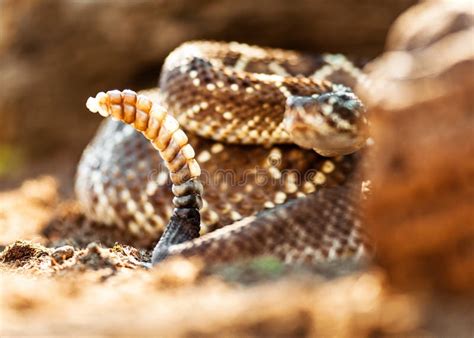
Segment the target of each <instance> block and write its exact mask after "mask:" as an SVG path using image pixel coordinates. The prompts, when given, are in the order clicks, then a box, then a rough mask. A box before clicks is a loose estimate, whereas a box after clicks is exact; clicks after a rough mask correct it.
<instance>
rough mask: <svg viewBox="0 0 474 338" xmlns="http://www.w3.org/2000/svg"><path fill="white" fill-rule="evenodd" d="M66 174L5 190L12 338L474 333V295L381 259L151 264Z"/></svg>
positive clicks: (0, 220) (5, 326) (1, 321)
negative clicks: (313, 264) (401, 285)
mask: <svg viewBox="0 0 474 338" xmlns="http://www.w3.org/2000/svg"><path fill="white" fill-rule="evenodd" d="M68 167H71V168H73V164H72V163H71V164H68V163H66V164H65V165H64V166H63V168H68ZM71 170H73V169H71ZM66 177H67V175H66V174H63V175H62V176H61V175H60V174H58V175H56V176H40V177H37V178H35V179H30V180H25V181H23V182H22V183H21V184H20V185H19V187H17V188H13V189H9V190H5V191H4V192H1V193H0V243H1V244H2V247H1V249H2V252H1V254H0V273H1V289H0V290H1V292H0V335H1V336H2V337H5V336H24V335H41V336H219V337H220V336H238V337H240V336H263V337H274V336H281V337H300V336H303V337H305V336H324V337H331V336H338V337H369V336H370V337H379V336H386V337H398V336H413V337H414V336H416V337H421V336H423V337H438V336H451V337H454V336H456V337H463V336H465V337H469V336H472V334H473V333H474V329H473V324H472V318H474V309H473V307H472V304H470V303H471V302H470V301H469V299H464V300H463V299H459V298H458V297H455V296H448V295H434V296H433V294H429V293H424V292H423V293H419V292H418V293H403V292H400V291H397V290H394V289H392V288H391V287H390V283H389V280H388V279H387V276H386V275H385V274H384V272H383V271H382V270H381V269H379V268H377V267H375V266H372V265H371V264H370V263H366V264H355V263H353V262H340V263H338V264H332V265H323V266H320V267H318V268H308V267H295V266H293V267H288V266H284V265H282V264H281V263H280V262H278V261H276V260H274V259H272V258H270V257H263V258H259V259H256V260H253V261H250V262H242V263H236V264H233V265H226V266H207V265H206V264H205V262H200V261H189V260H184V259H175V260H171V261H167V262H164V263H163V264H162V265H160V266H158V267H155V268H150V266H149V261H150V252H149V251H148V250H146V249H138V248H136V247H133V246H127V245H125V244H123V242H124V241H125V239H126V238H125V237H123V236H122V235H123V234H120V233H117V232H115V233H114V231H111V229H104V228H100V227H98V226H95V225H93V224H90V223H88V222H87V221H86V220H85V219H84V217H83V216H82V215H81V213H80V208H79V206H77V205H76V204H75V202H74V200H73V199H72V198H71V196H72V195H71V193H70V192H71V188H70V187H69V188H68V185H69V186H70V185H71V183H72V182H71V179H69V182H67V179H66ZM12 184H13V183H12ZM61 185H66V188H61Z"/></svg>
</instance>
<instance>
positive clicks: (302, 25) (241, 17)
mask: <svg viewBox="0 0 474 338" xmlns="http://www.w3.org/2000/svg"><path fill="white" fill-rule="evenodd" d="M414 2H415V1H414V0H397V1H393V0H382V1H377V2H373V1H371V0H362V1H361V0H342V1H334V2H333V1H325V0H318V1H309V0H297V1H286V0H266V1H252V0H240V1H234V0H225V1H219V2H216V1H208V0H194V1H185V0H161V1H149V0H134V1H110V0H100V1H77V0H63V1H57V0H22V1H18V0H4V1H1V2H0V87H1V88H2V90H1V91H0V126H1V127H0V128H1V129H0V143H2V142H9V143H21V144H23V145H26V146H27V148H28V149H29V150H32V154H33V155H36V156H44V155H46V154H49V153H50V152H51V151H54V150H57V149H68V151H69V152H73V151H75V152H76V153H78V152H79V151H80V150H82V149H83V147H84V145H85V144H86V142H87V141H88V140H90V138H91V135H92V132H93V129H94V128H95V126H96V125H97V124H98V119H97V118H95V117H94V116H93V115H91V114H89V113H87V112H86V109H85V107H84V103H85V100H86V98H87V97H88V96H90V95H92V94H95V93H96V92H97V91H99V90H104V89H109V88H115V87H118V88H124V87H131V88H133V89H140V88H143V87H149V86H154V85H155V83H156V79H157V77H158V73H159V66H160V65H161V62H162V60H163V59H164V58H165V57H166V55H167V54H168V53H169V52H170V51H171V50H172V49H174V48H175V47H177V46H178V45H179V44H180V43H182V42H184V41H186V40H190V39H220V40H239V41H242V42H248V43H256V44H263V45H270V46H278V47H291V48H297V49H302V50H307V51H313V52H318V51H337V52H348V53H351V54H356V55H363V56H374V55H376V54H377V53H379V52H380V50H381V49H382V46H383V41H384V39H385V35H386V32H387V30H388V27H389V26H390V24H391V23H392V22H393V20H394V19H395V18H396V17H397V16H398V15H399V14H400V13H401V12H402V11H403V10H404V9H406V8H407V7H408V6H409V5H410V4H412V3H414Z"/></svg>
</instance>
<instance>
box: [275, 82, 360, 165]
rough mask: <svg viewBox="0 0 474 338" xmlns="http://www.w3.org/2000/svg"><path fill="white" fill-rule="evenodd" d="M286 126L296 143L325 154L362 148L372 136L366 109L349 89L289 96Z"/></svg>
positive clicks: (345, 153) (336, 153)
mask: <svg viewBox="0 0 474 338" xmlns="http://www.w3.org/2000/svg"><path fill="white" fill-rule="evenodd" d="M286 104H287V109H286V111H285V117H284V125H285V128H286V130H287V131H288V133H289V134H290V135H291V137H292V139H293V142H295V143H296V144H298V145H299V146H300V147H303V148H307V149H313V150H315V151H316V152H317V153H319V154H321V155H323V156H340V155H347V154H350V153H353V152H355V151H357V150H359V149H360V148H361V147H362V146H363V145H364V144H365V141H366V139H367V137H368V132H367V130H368V128H367V124H368V123H367V119H366V117H365V114H364V113H365V109H364V107H363V105H362V103H361V102H360V100H359V99H358V98H357V97H356V96H355V94H354V93H352V91H350V90H349V89H348V88H345V87H344V88H343V89H342V90H338V91H334V92H329V93H324V94H321V95H312V96H290V97H289V98H288V99H287V102H286Z"/></svg>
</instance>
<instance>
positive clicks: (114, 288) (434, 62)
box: [0, 0, 474, 337]
mask: <svg viewBox="0 0 474 338" xmlns="http://www.w3.org/2000/svg"><path fill="white" fill-rule="evenodd" d="M412 4H413V2H410V1H377V2H375V1H365V0H362V1H350V0H341V1H337V2H336V1H324V0H321V1H317V0H316V1H303V0H301V1H297V0H295V1H291V2H289V1H283V0H282V1H259V2H257V1H252V2H251V1H246V0H242V1H239V2H237V1H236V2H234V1H230V0H229V1H227V0H225V1H219V2H217V1H192V2H191V1H184V0H183V1H179V0H178V1H158V2H152V1H115V2H110V1H94V2H92V1H72V0H71V1H68V0H64V1H39V0H38V1H33V0H31V1H14V0H6V1H5V0H4V1H0V76H1V78H0V79H1V81H2V82H1V86H0V87H1V89H2V90H1V91H0V128H1V129H0V132H1V133H0V135H1V138H2V139H1V141H2V145H1V146H0V175H2V177H3V181H2V182H1V183H0V188H1V187H2V186H3V187H8V186H14V187H16V188H15V189H10V190H4V191H3V192H0V249H2V251H1V253H0V273H1V274H2V275H1V278H0V335H1V336H4V335H31V334H33V333H34V334H38V335H46V336H64V335H89V336H90V335H94V336H97V335H99V336H113V335H133V336H137V335H138V336H144V335H148V336H149V335H165V336H194V335H199V336H207V337H212V336H222V335H225V336H235V337H240V336H264V337H267V336H284V337H299V336H304V337H306V336H322V337H328V336H337V337H400V336H403V337H405V336H411V337H415V336H416V337H421V336H423V337H441V336H443V337H472V336H474V320H473V318H474V302H473V299H474V212H473V210H474V208H473V201H474V185H473V182H474V139H473V136H472V135H474V130H473V129H474V108H473V107H474V6H473V3H472V1H471V0H459V1H448V0H446V1H441V0H439V1H425V2H422V3H420V4H418V5H416V6H414V7H411V8H410V9H408V10H407V11H405V10H406V9H407V8H408V7H409V6H410V5H412ZM402 12H403V14H401V13H402ZM192 38H212V39H224V40H229V39H235V40H239V41H244V42H249V43H258V44H264V45H269V46H278V47H288V48H296V49H302V50H306V51H342V52H347V53H349V54H352V55H355V56H361V57H367V58H369V59H373V60H372V62H370V63H369V64H368V65H367V67H366V68H365V71H366V72H367V75H368V81H367V82H366V83H364V84H362V85H360V86H359V87H358V88H357V91H358V93H360V95H361V96H362V98H363V100H364V102H365V103H366V104H367V106H368V107H369V111H370V114H371V116H370V120H371V123H372V136H373V139H374V141H375V142H374V146H373V147H371V149H370V151H369V156H368V157H367V160H368V161H369V163H368V164H369V165H368V166H367V168H368V169H367V172H366V174H367V175H368V176H369V178H370V180H371V183H370V188H371V193H370V196H369V198H368V199H367V200H366V201H364V203H363V205H362V206H361V207H363V208H364V209H365V210H366V214H367V219H366V224H367V230H368V232H369V234H370V236H371V237H372V240H373V241H374V243H375V247H376V255H375V257H374V261H373V262H371V263H367V264H364V265H362V264H354V263H352V262H339V263H336V264H335V265H321V266H320V267H318V268H316V269H314V268H312V269H309V268H306V267H284V266H282V265H281V264H280V263H278V262H275V261H273V260H272V259H269V258H262V259H258V260H255V261H251V262H247V263H241V264H240V263H238V264H233V265H228V266H220V267H209V266H206V265H205V264H204V262H198V261H187V260H176V261H169V262H167V263H166V264H163V265H160V266H159V267H157V268H155V269H153V270H147V269H146V263H147V262H148V261H149V253H148V252H147V251H146V250H141V249H139V248H136V247H130V246H125V245H121V244H116V245H114V243H113V241H112V242H111V236H110V233H109V234H106V231H103V232H97V229H90V228H87V227H85V226H84V224H86V223H85V222H84V219H83V218H82V216H81V213H80V208H78V206H77V205H76V204H75V203H74V201H73V200H65V199H64V196H71V191H70V188H68V187H70V186H71V182H72V177H73V174H74V163H75V161H77V158H78V156H79V153H80V151H81V149H82V148H83V147H84V145H85V144H86V142H87V141H88V140H89V139H90V137H91V134H92V132H93V130H94V128H95V126H96V125H97V123H98V119H95V118H94V116H92V115H91V114H88V113H87V112H85V109H84V107H83V104H84V100H85V98H86V97H87V96H88V95H90V94H93V93H95V92H96V91H98V90H101V89H104V88H112V87H131V88H133V89H139V88H144V87H148V86H152V85H154V83H155V82H156V77H157V74H158V72H159V66H160V64H161V62H162V60H163V58H164V57H165V56H166V54H167V53H168V52H169V51H170V50H171V49H172V48H174V47H175V46H176V45H178V44H179V43H180V42H182V41H185V40H188V39H192ZM40 173H49V174H50V175H48V176H43V177H40V178H38V177H36V178H34V179H31V180H27V181H23V178H24V177H29V176H33V177H35V176H34V175H37V174H40ZM20 183H21V184H20ZM24 240H29V241H24ZM98 242H100V243H101V244H98Z"/></svg>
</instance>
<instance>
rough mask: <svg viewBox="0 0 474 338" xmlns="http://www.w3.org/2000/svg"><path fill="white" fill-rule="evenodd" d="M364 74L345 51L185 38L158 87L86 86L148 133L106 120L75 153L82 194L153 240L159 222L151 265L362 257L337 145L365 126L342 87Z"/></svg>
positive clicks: (351, 140) (351, 187) (107, 110)
mask: <svg viewBox="0 0 474 338" xmlns="http://www.w3.org/2000/svg"><path fill="white" fill-rule="evenodd" d="M362 78H363V74H362V72H361V71H360V70H359V68H357V67H355V66H354V65H353V64H352V63H351V62H350V61H348V60H347V59H346V58H344V57H343V56H341V55H322V56H310V55H306V54H302V53H298V52H293V51H286V50H280V49H270V48H260V47H256V46H249V45H245V44H240V43H220V42H207V41H195V42H188V43H185V44H183V45H182V46H180V47H178V48H177V49H176V50H174V51H173V52H172V53H171V54H170V55H169V56H168V58H167V59H166V61H165V63H164V65H163V68H162V72H161V77H160V86H159V87H160V89H151V90H148V91H143V92H141V93H140V94H139V95H137V94H136V93H135V92H133V91H131V90H124V91H118V90H113V91H109V92H107V93H104V92H101V93H99V94H97V96H96V97H95V98H89V100H88V102H87V106H88V108H89V109H90V110H91V111H93V112H99V113H100V114H101V115H103V116H110V115H111V116H112V117H114V119H115V120H117V119H118V120H121V121H122V122H125V123H126V124H129V125H132V126H133V127H134V128H135V129H136V130H138V131H141V132H142V134H143V135H144V136H145V137H146V138H147V139H148V140H150V141H151V143H150V142H149V141H147V140H146V139H145V138H144V137H143V136H141V135H140V134H139V133H138V132H136V131H135V130H133V128H132V127H130V126H128V125H125V124H123V123H121V122H119V121H114V119H108V120H107V121H105V122H104V124H103V125H102V127H101V129H100V130H99V131H98V133H97V135H96V137H95V139H94V140H93V141H92V142H91V144H90V145H89V146H88V147H87V149H86V150H85V151H84V154H83V156H82V159H81V162H80V164H79V167H78V174H77V179H76V193H77V196H78V199H79V201H80V202H81V203H82V205H83V208H84V210H85V212H86V214H87V215H88V217H90V218H91V219H93V220H95V221H98V222H101V223H104V224H109V225H115V226H119V227H123V228H126V229H129V231H130V232H131V233H132V234H135V235H136V236H148V237H149V238H150V239H155V238H157V237H158V235H159V234H160V233H161V231H162V230H163V228H164V226H165V224H166V223H168V225H167V227H166V231H165V232H164V234H163V235H162V236H161V240H160V242H159V243H158V245H157V246H156V248H155V251H154V255H153V261H154V262H155V263H156V262H158V261H160V260H162V259H163V258H165V257H167V256H169V255H185V256H192V255H197V256H200V257H202V258H204V259H205V260H207V261H209V262H222V261H230V260H234V259H239V258H245V257H252V256H256V255H264V254H268V255H274V256H277V257H279V258H281V259H282V260H284V261H286V262H295V261H296V262H319V261H324V260H331V259H335V258H340V257H345V256H354V255H355V256H360V255H363V254H365V253H366V252H367V245H368V244H367V241H366V239H365V235H364V233H363V230H362V227H361V221H360V214H359V209H358V208H357V200H358V198H359V197H360V192H361V180H360V178H358V177H356V176H357V175H356V174H355V172H356V170H355V168H356V165H357V163H358V162H359V155H358V154H357V153H356V154H350V155H347V154H349V153H353V152H355V151H357V150H358V149H359V148H361V147H362V146H363V145H364V143H365V141H366V138H367V119H366V116H365V109H364V107H363V105H362V103H361V102H360V101H359V99H358V98H357V97H356V96H355V94H354V93H353V92H352V90H350V89H349V88H348V87H347V86H353V85H354V84H355V83H356V82H357V81H359V80H360V79H362ZM346 85H347V86H346ZM181 127H182V128H183V129H181ZM184 131H186V133H185V132H184ZM295 143H296V144H298V145H299V146H297V145H295ZM151 144H153V146H154V148H156V149H158V150H159V151H160V154H161V158H162V159H163V160H164V161H162V159H161V158H160V156H159V155H158V153H157V152H156V150H155V149H153V146H152V145H151ZM304 148H306V149H304ZM311 148H312V149H313V150H311ZM318 153H319V154H318ZM321 155H324V156H326V157H324V156H321ZM327 156H331V157H327ZM163 163H164V164H165V166H163ZM165 167H166V168H165ZM201 169H202V170H201ZM168 170H169V172H170V175H171V182H172V183H173V186H172V192H173V195H174V199H173V204H174V206H175V209H174V211H173V210H172V208H171V203H170V201H171V198H172V196H173V195H172V194H171V191H170V190H171V189H170V185H171V184H170V179H169V177H168ZM201 181H202V182H204V187H205V192H204V194H203V185H202V184H201ZM199 209H201V210H200V212H199ZM168 220H169V222H168ZM200 226H201V227H200ZM200 232H201V237H199V233H200ZM197 237H199V238H197Z"/></svg>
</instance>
